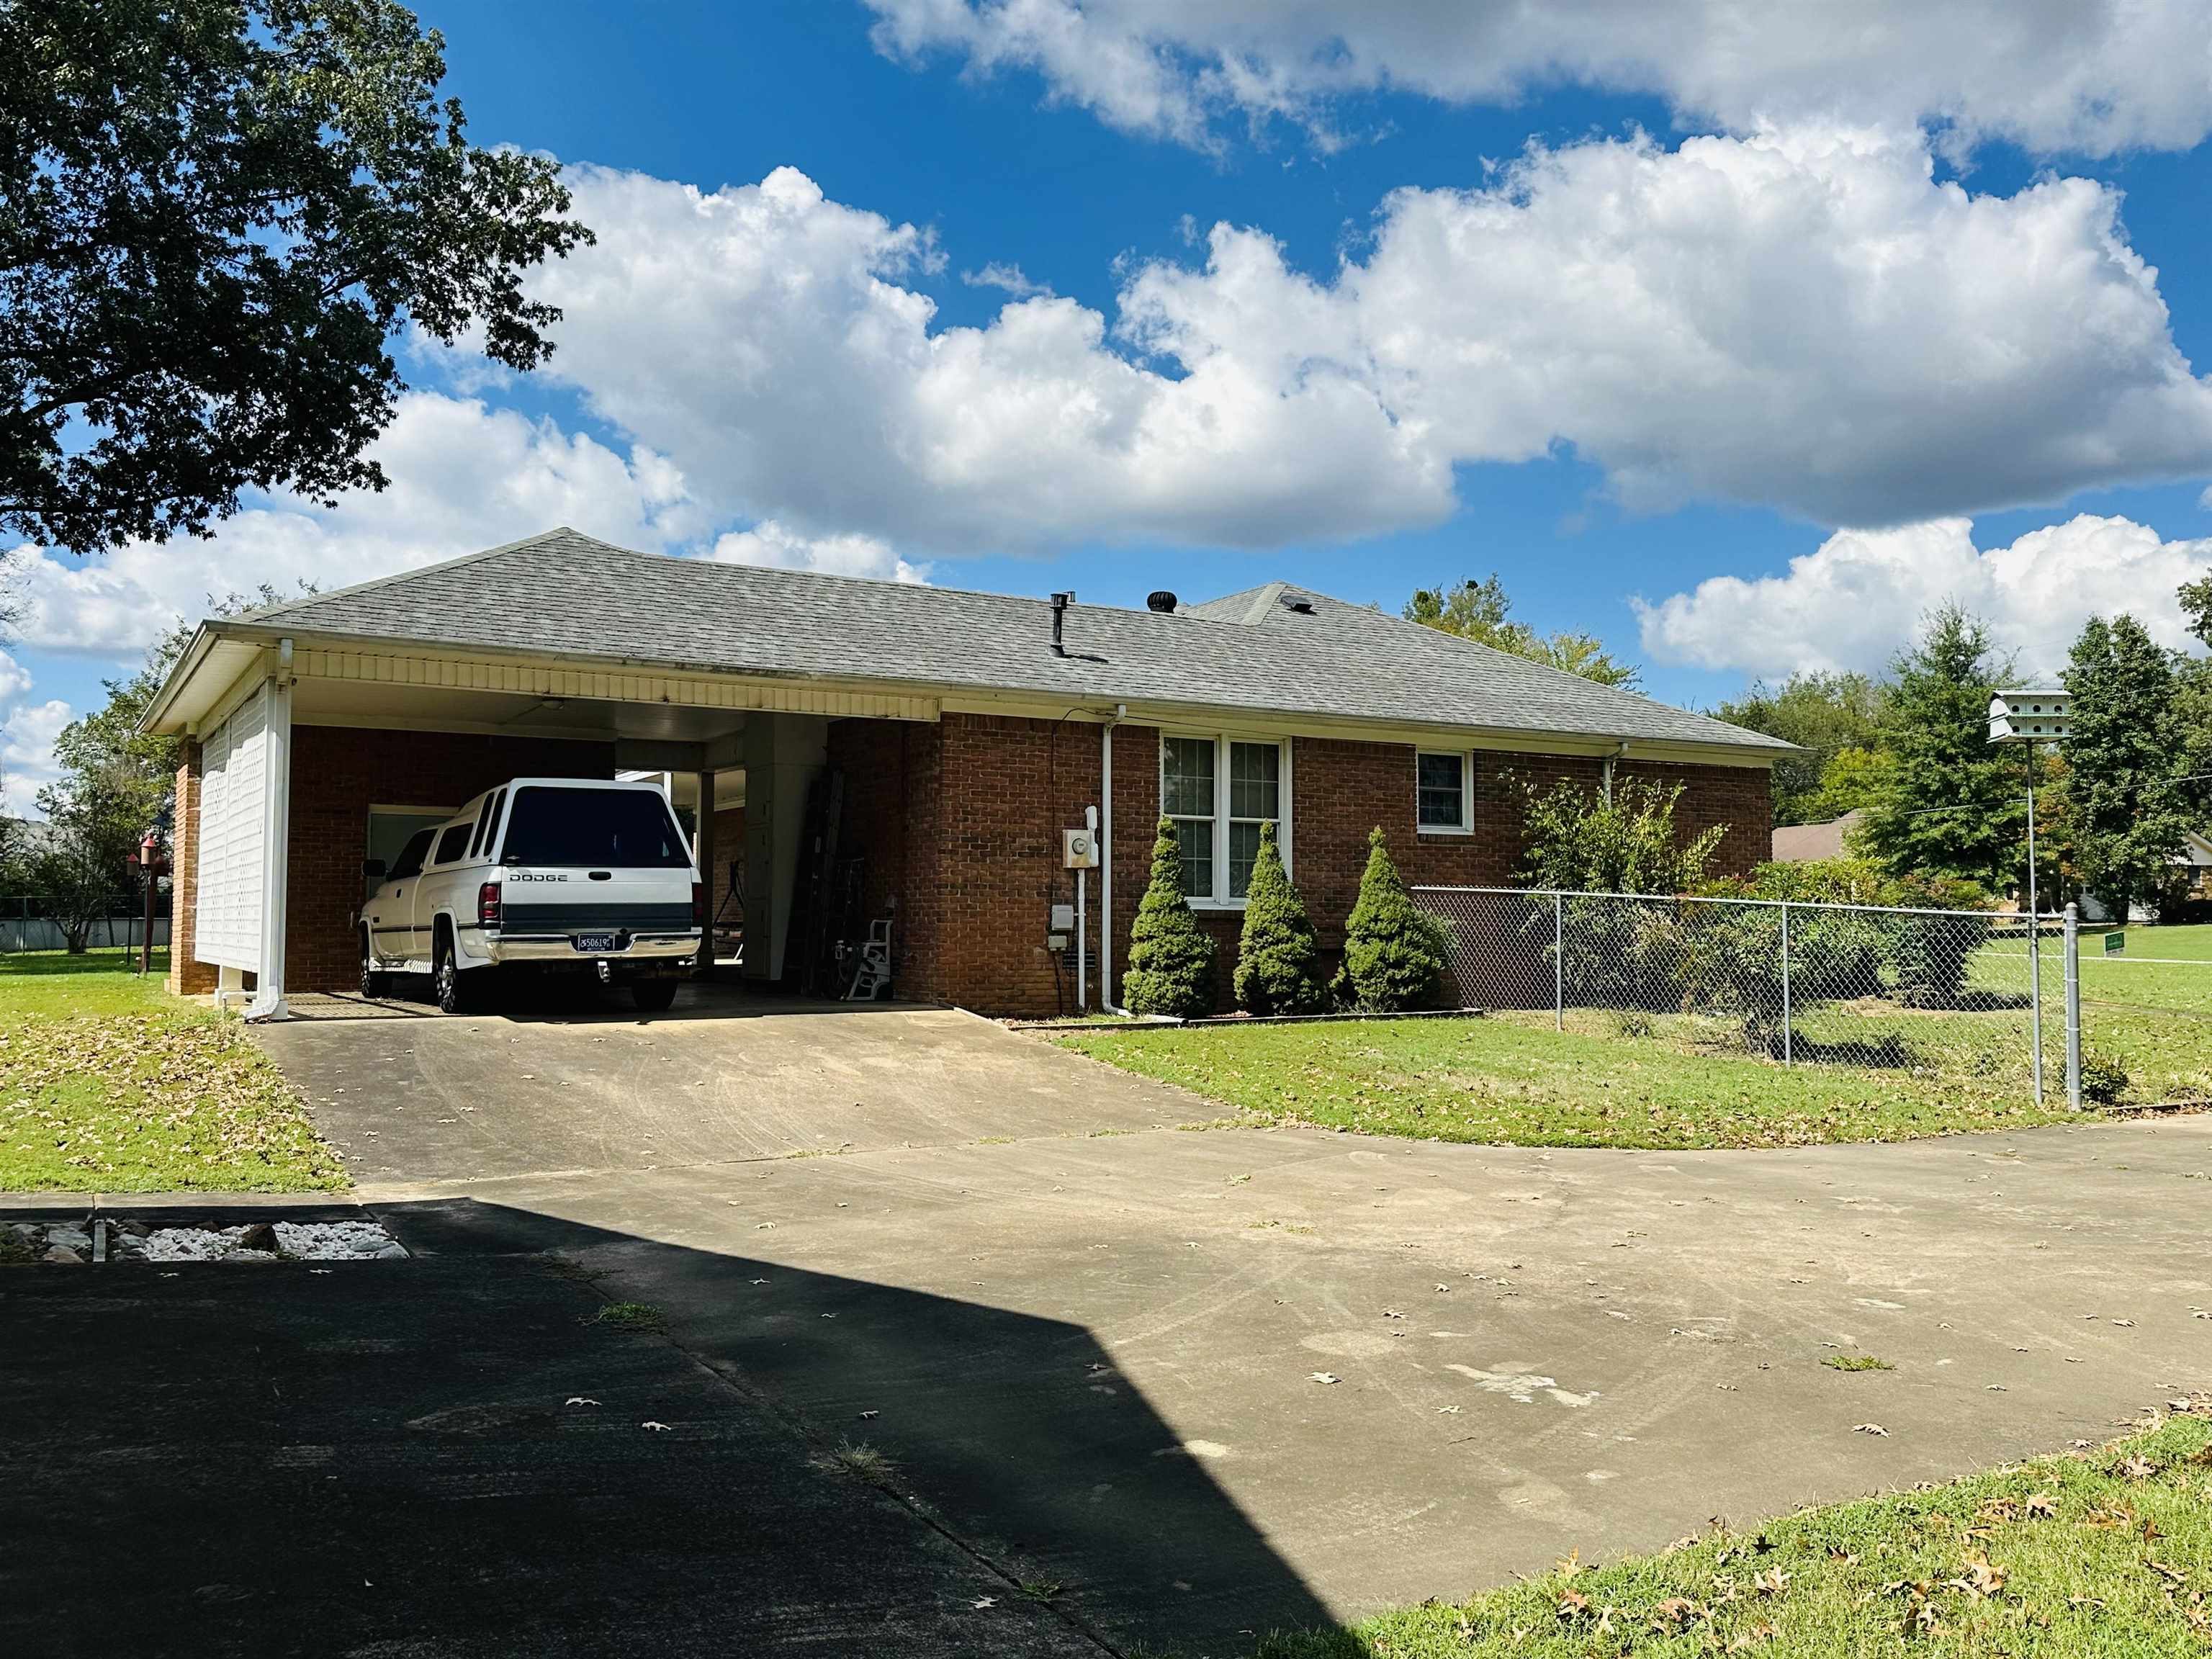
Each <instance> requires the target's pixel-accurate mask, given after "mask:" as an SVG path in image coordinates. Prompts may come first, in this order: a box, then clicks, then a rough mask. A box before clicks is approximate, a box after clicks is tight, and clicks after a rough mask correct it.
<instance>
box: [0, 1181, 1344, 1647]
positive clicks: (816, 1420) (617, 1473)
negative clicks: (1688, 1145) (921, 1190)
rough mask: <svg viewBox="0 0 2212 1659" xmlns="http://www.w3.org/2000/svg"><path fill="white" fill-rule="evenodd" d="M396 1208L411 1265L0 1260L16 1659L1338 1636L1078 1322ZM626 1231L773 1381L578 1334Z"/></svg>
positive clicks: (202, 1215) (1082, 1643) (1, 1616)
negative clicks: (918, 1383) (922, 1472)
mask: <svg viewBox="0 0 2212 1659" xmlns="http://www.w3.org/2000/svg"><path fill="white" fill-rule="evenodd" d="M46 1213H52V1212H51V1211H48V1212H46ZM80 1213H81V1212H80ZM133 1213H135V1214H137V1216H139V1217H140V1218H143V1219H147V1220H149V1222H155V1223H156V1225H159V1222H160V1220H161V1219H162V1218H160V1217H157V1216H156V1215H155V1214H153V1213H151V1212H148V1211H146V1210H144V1209H143V1208H142V1209H137V1210H134V1211H133ZM261 1213H263V1212H260V1211H258V1210H256V1209H255V1208H253V1207H252V1206H240V1207H239V1208H237V1209H235V1210H233V1211H228V1212H220V1211H209V1210H206V1209H204V1208H203V1209H199V1210H196V1211H194V1212H192V1214H191V1219H193V1220H195V1221H198V1222H204V1223H205V1224H207V1225H228V1224H231V1223H234V1222H236V1221H239V1220H243V1219H251V1218H258V1216H259V1215H260V1214H261ZM286 1213H287V1215H288V1216H289V1217H291V1218H303V1216H302V1212H300V1211H298V1210H296V1209H288V1210H287V1212H286ZM376 1214H377V1215H378V1217H379V1218H380V1219H382V1220H384V1221H385V1222H386V1225H388V1226H389V1227H390V1228H391V1229H392V1231H393V1232H394V1233H395V1234H396V1235H397V1236H398V1237H400V1238H401V1239H402V1240H403V1242H404V1243H407V1244H408V1245H409V1246H410V1249H419V1250H422V1251H423V1252H424V1254H422V1255H419V1256H418V1257H417V1258H416V1259H415V1260H412V1261H392V1262H335V1263H326V1264H308V1263H277V1264H264V1265H252V1266H248V1265H244V1264H236V1263H233V1264H225V1263H221V1262H215V1263H205V1264H190V1263H186V1264H171V1265H167V1266H161V1265H156V1264H143V1265H141V1264H112V1265H107V1266H100V1267H75V1268H71V1267H15V1268H11V1269H7V1270H0V1328H5V1330H6V1331H7V1333H8V1340H6V1342H5V1343H4V1344H0V1398H4V1399H5V1400H6V1401H7V1402H8V1409H7V1410H6V1412H5V1413H0V1466H4V1467H5V1468H7V1469H8V1470H9V1475H8V1478H7V1480H6V1481H5V1482H4V1485H3V1486H0V1535H3V1536H4V1538H5V1541H6V1542H5V1547H0V1651H5V1652H21V1653H38V1654H41V1655H50V1656H66V1655H77V1654H83V1655H95V1654H96V1655H101V1656H110V1655H113V1654H117V1653H161V1654H177V1655H199V1654H210V1655H212V1654H240V1655H246V1654H251V1655H256V1656H258V1655H267V1654H285V1653H303V1654H306V1653H312V1654H315V1655H318V1656H322V1655H334V1654H355V1653H363V1652H369V1653H374V1654H377V1655H380V1656H383V1655H392V1656H398V1655H406V1656H414V1655H418V1654H419V1655H438V1656H447V1655H490V1654H502V1655H503V1654H531V1655H600V1654H610V1655H611V1654H640V1655H653V1656H663V1659H665V1656H671V1655H689V1654H701V1655H705V1654H713V1655H715V1656H728V1655H736V1654H751V1653H781V1652H799V1651H804V1652H806V1653H809V1654H839V1655H843V1654H866V1655H871V1656H878V1655H880V1656H908V1655H915V1656H933V1655H954V1654H975V1655H1029V1654H1037V1655H1055V1656H1056V1655H1063V1654H1097V1653H1120V1652H1126V1651H1127V1650H1129V1649H1130V1648H1131V1647H1133V1646H1134V1645H1137V1644H1145V1645H1146V1647H1147V1649H1148V1650H1152V1651H1163V1650H1165V1651H1180V1652H1188V1653H1192V1654H1198V1653H1212V1654H1217V1655H1218V1654H1225V1653H1235V1652H1239V1651H1243V1650H1245V1649H1247V1648H1248V1647H1249V1645H1251V1644H1252V1641H1253V1639H1254V1638H1255V1635H1256V1634H1257V1633H1259V1632H1264V1631H1266V1630H1267V1629H1269V1628H1272V1627H1277V1626H1305V1625H1311V1624H1317V1623H1322V1622H1324V1615H1323V1613H1322V1608H1321V1607H1320V1606H1319V1605H1318V1604H1317V1603H1316V1601H1315V1600H1314V1598H1313V1597H1312V1595H1310V1593H1309V1591H1308V1590H1307V1589H1306V1588H1305V1586H1304V1584H1303V1583H1301V1582H1300V1580H1299V1578H1298V1577H1297V1575H1296V1574H1295V1573H1294V1572H1292V1571H1291V1570H1290V1569H1289V1568H1288V1567H1287V1566H1286V1565H1285V1564H1284V1563H1283V1562H1282V1561H1281V1560H1280V1559H1278V1558H1277V1557H1276V1555H1275V1554H1274V1553H1273V1552H1272V1551H1271V1550H1270V1548H1269V1547H1268V1546H1267V1543H1266V1541H1264V1540H1263V1539H1262V1538H1261V1537H1260V1536H1259V1535H1258V1534H1257V1533H1256V1532H1255V1530H1254V1528H1252V1526H1251V1524H1250V1523H1249V1522H1248V1521H1247V1519H1246V1517H1245V1516H1243V1514H1242V1513H1241V1512H1240V1511H1239V1510H1237V1507H1236V1506H1235V1505H1234V1504H1232V1503H1231V1501H1230V1500H1229V1499H1228V1498H1226V1497H1225V1495H1224V1494H1223V1493H1222V1492H1221V1491H1220V1490H1219V1489H1218V1487H1217V1486H1216V1485H1215V1484H1214V1482H1213V1481H1212V1480H1211V1479H1209V1478H1208V1476H1207V1474H1206V1473H1205V1471H1204V1468H1202V1466H1201V1463H1200V1462H1199V1461H1197V1460H1196V1459H1194V1457H1193V1456H1192V1455H1189V1454H1188V1452H1187V1451H1185V1450H1183V1449H1179V1448H1177V1447H1176V1443H1175V1441H1174V1439H1173V1437H1172V1435H1171V1433H1170V1431H1169V1430H1168V1429H1167V1428H1166V1426H1165V1425H1164V1424H1163V1423H1162V1422H1161V1420H1160V1419H1159V1418H1158V1416H1157V1415H1155V1414H1154V1413H1153V1412H1152V1409H1151V1408H1150V1407H1148V1406H1147V1405H1146V1402H1145V1401H1144V1399H1143V1397H1142V1395H1140V1394H1139V1393H1138V1392H1137V1390H1135V1389H1133V1388H1131V1387H1128V1386H1127V1384H1125V1383H1123V1382H1121V1379H1120V1378H1118V1377H1117V1376H1116V1375H1115V1372H1114V1370H1113V1369H1112V1367H1111V1365H1110V1364H1109V1362H1108V1360H1107V1359H1106V1357H1105V1355H1104V1353H1103V1351H1102V1350H1101V1349H1100V1348H1099V1347H1098V1346H1097V1344H1096V1343H1095V1342H1094V1341H1093V1340H1092V1339H1091V1336H1090V1335H1089V1334H1088V1333H1086V1332H1085V1330H1084V1329H1083V1328H1080V1327H1079V1326H1075V1325H1071V1324H1065V1323H1060V1322H1055V1321H1052V1320H1047V1319H1039V1318H1035V1317H1030V1316H1023V1315H1017V1314H1010V1313H1007V1312H1005V1311H1003V1310H996V1309H992V1308H987V1307H981V1306H975V1305H970V1304H963V1303H961V1302H957V1301H954V1300H950V1299H947V1298H945V1297H936V1296H930V1295H924V1294H919V1293H915V1292H913V1291H900V1290H895V1289H891V1288H888V1287H885V1286H883V1285H871V1284H865V1283H860V1282H856V1281H854V1280H850V1279H840V1278H836V1277H834V1276H829V1275H824V1274H820V1273H805V1272H800V1271H795V1270H793V1269H792V1268H789V1267H779V1266H772V1265H763V1264H760V1263H757V1262H754V1261H745V1260H743V1259H739V1258H736V1257H731V1256H724V1255H708V1254H706V1253H702V1252H698V1251H693V1250H689V1249H682V1248H679V1247H675V1246H669V1245H662V1244H656V1243H649V1242H647V1241H644V1240H641V1239H637V1238H635V1237H630V1236H629V1235H625V1234H622V1233H617V1232H612V1231H605V1230H603V1229H599V1228H592V1227H586V1226H579V1225H572V1224H568V1223H565V1222H560V1221H556V1220H553V1219H550V1218H546V1217H544V1216H540V1215H536V1214H532V1213H531V1212H525V1211H520V1210H513V1209H507V1208H503V1207H501V1206H492V1205H485V1204H483V1203H480V1202H478V1201H476V1200H451V1201H447V1202H437V1203H427V1204H419V1205H417V1204H394V1205H385V1206H378V1207H377V1211H376ZM610 1252H611V1253H614V1254H615V1255H618V1256H619V1257H620V1258H621V1259H622V1260H623V1261H624V1263H625V1267H626V1273H627V1272H629V1271H632V1270H635V1271H642V1272H645V1273H648V1274H651V1273H665V1274H667V1275H670V1276H671V1277H673V1278H677V1279H682V1280H683V1281H684V1282H686V1283H687V1284H688V1285H690V1287H691V1291H690V1294H691V1295H693V1296H696V1295H697V1294H698V1291H699V1290H700V1288H701V1287H702V1285H703V1286H705V1287H706V1288H707V1289H708V1290H709V1291H710V1292H711V1295H712V1297H713V1301H714V1304H718V1305H723V1306H726V1308H727V1309H728V1310H729V1312H730V1315H731V1316H732V1318H743V1319H744V1320H746V1321H748V1322H750V1324H751V1327H752V1328H753V1330H754V1331H755V1333H756V1335H755V1339H754V1340H752V1341H751V1342H750V1343H749V1344H748V1345H747V1348H746V1364H747V1365H748V1366H757V1368H758V1370H759V1371H760V1372H761V1373H763V1375H760V1376H753V1375H750V1374H748V1372H747V1371H744V1370H738V1368H736V1367H734V1366H732V1365H728V1364H723V1365H720V1366H719V1367H717V1368H715V1369H712V1370H710V1369H708V1367H707V1366H706V1365H704V1364H700V1363H698V1362H696V1361H695V1360H694V1359H693V1358H691V1357H690V1354H689V1353H688V1352H685V1350H684V1348H681V1347H679V1346H677V1345H676V1344H675V1343H673V1342H671V1341H670V1340H667V1339H666V1338H665V1337H663V1336H661V1335H659V1334H653V1333H651V1332H638V1331H635V1330H629V1329H623V1328H616V1327H613V1326H610V1325H607V1324H602V1323H599V1322H596V1316H597V1313H598V1311H599V1309H600V1307H601V1306H602V1305H604V1298H603V1297H601V1295H600V1294H599V1292H598V1291H597V1290H596V1289H595V1288H594V1285H593V1284H592V1278H591V1269H590V1267H588V1266H587V1265H580V1259H581V1261H582V1262H584V1263H589V1262H590V1261H592V1259H594V1258H595V1257H601V1256H604V1255H607V1254H608V1253H610ZM690 1305H691V1306H692V1307H693V1308H695V1309H696V1308H697V1307H698V1305H699V1304H698V1303H697V1302H696V1301H694V1302H692V1303H691V1304H690ZM963 1371H964V1372H967V1373H969V1374H973V1375H975V1376H977V1377H978V1378H979V1379H983V1378H987V1379H989V1380H988V1382H987V1383H984V1382H981V1381H979V1383H978V1386H977V1388H976V1389H975V1392H974V1394H973V1395H972V1396H969V1397H968V1398H965V1399H963V1397H962V1395H961V1393H960V1391H959V1390H958V1389H957V1388H954V1389H950V1390H948V1389H946V1388H945V1386H944V1381H943V1380H944V1379H945V1377H946V1376H956V1377H957V1376H959V1375H961V1374H963ZM920 1378H933V1379H935V1382H934V1383H933V1385H932V1386H931V1387H929V1388H928V1389H909V1388H908V1386H907V1384H908V1382H909V1381H910V1380H913V1379H920ZM1009 1378H1018V1379H1025V1381H1023V1382H1020V1383H1018V1384H1017V1385H1015V1386H1011V1387H1010V1386H1009V1383H1008V1379H1009ZM771 1392H772V1393H773V1395H775V1401H778V1402H781V1403H771V1401H770V1399H769V1394H770V1393H771ZM924 1401H928V1402H929V1403H927V1404H924V1403H923V1402H924ZM1102 1405H1103V1406H1105V1407H1108V1408H1107V1409H1103V1410H1102V1408H1101V1407H1102ZM948 1418H949V1419H952V1420H948ZM652 1424H658V1425H665V1427H660V1428H655V1427H648V1426H647V1425H652ZM910 1446H911V1447H914V1448H915V1449H917V1451H920V1450H921V1449H925V1448H926V1449H927V1452H928V1462H929V1471H930V1483H929V1484H930V1498H931V1500H932V1504H933V1505H934V1506H935V1507H932V1506H931V1505H930V1504H922V1503H921V1502H919V1501H917V1500H915V1498H912V1497H911V1496H910V1495H909V1494H908V1493H907V1492H905V1491H904V1489H903V1486H902V1483H901V1480H900V1479H899V1476H898V1474H897V1473H896V1471H897V1467H898V1465H899V1463H900V1462H901V1461H902V1456H903V1455H904V1454H905V1451H906V1449H907V1448H908V1447H910ZM853 1448H861V1449H866V1451H872V1452H875V1453H878V1454H880V1455H882V1456H883V1457H884V1458H887V1459H888V1460H889V1462H890V1472H889V1473H888V1474H887V1475H883V1476H881V1477H880V1478H874V1477H872V1473H871V1471H872V1468H873V1465H872V1463H871V1462H870V1460H868V1459H867V1458H866V1455H865V1452H864V1453H863V1454H862V1455H860V1456H859V1457H854V1456H853V1455H852V1454H851V1449H853ZM841 1449H843V1450H844V1452H845V1455H844V1456H843V1458H842V1460H841V1457H840V1452H841ZM855 1465H858V1466H860V1472H859V1473H855V1472H854V1466H855ZM1109 1466H1110V1467H1111V1468H1114V1469H1115V1470H1116V1471H1117V1474H1116V1478H1115V1479H1114V1480H1110V1481H1108V1480H1100V1481H1098V1482H1097V1483H1096V1484H1093V1485H1090V1486H1083V1487H1081V1488H1080V1489H1077V1488H1073V1487H1070V1486H1066V1485H1064V1484H1062V1483H1061V1478H1062V1477H1064V1475H1065V1474H1066V1472H1067V1471H1069V1470H1071V1469H1080V1468H1085V1467H1097V1468H1108V1467H1109ZM1010 1468H1025V1469H1032V1470H1036V1471H1040V1472H1042V1471H1056V1472H1059V1477H1054V1476H1044V1475H1042V1474H1041V1475H1040V1478H1039V1479H1038V1480H1036V1481H1035V1482H1034V1483H1033V1484H1028V1485H1022V1484H1020V1483H1016V1489H1014V1490H1009V1482H1008V1479H1007V1473H1006V1472H1007V1471H1008V1470H1009V1469H1010ZM981 1516H989V1517H990V1518H991V1528H992V1529H991V1530H990V1531H989V1532H988V1533H987V1534H986V1533H982V1532H980V1531H977V1530H973V1529H971V1528H972V1527H973V1526H974V1525H975V1524H977V1518H978V1517H981Z"/></svg>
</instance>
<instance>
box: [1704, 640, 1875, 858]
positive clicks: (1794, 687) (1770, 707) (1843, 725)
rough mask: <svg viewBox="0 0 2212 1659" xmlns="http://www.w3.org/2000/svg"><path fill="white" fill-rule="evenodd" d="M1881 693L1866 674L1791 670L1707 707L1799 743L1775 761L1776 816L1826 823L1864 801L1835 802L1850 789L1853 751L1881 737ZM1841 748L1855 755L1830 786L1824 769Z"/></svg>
mask: <svg viewBox="0 0 2212 1659" xmlns="http://www.w3.org/2000/svg"><path fill="white" fill-rule="evenodd" d="M1882 692H1883V688H1882V685H1881V682H1880V681H1878V680H1876V679H1875V678H1873V677H1872V676H1871V675H1867V674H1832V673H1807V674H1792V675H1791V676H1790V678H1788V679H1787V680H1785V681H1784V682H1783V684H1781V685H1779V686H1769V685H1767V684H1765V683H1763V682H1756V683H1754V684H1753V685H1752V687H1751V689H1750V690H1747V691H1746V692H1745V693H1744V694H1743V696H1741V697H1738V698H1735V700H1733V701H1731V702H1724V703H1723V704H1721V706H1720V707H1719V708H1716V709H1714V710H1713V713H1714V714H1715V715H1716V716H1717V718H1719V719H1721V720H1726V721H1728V723H1729V725H1731V726H1742V727H1743V728H1745V730H1747V731H1751V732H1765V734H1766V735H1767V736H1768V737H1771V738H1781V739H1782V740H1783V741H1784V743H1794V744H1797V745H1798V746H1799V747H1800V748H1801V749H1802V750H1805V752H1804V753H1803V754H1802V755H1785V756H1784V757H1782V758H1781V759H1780V760H1778V761H1777V762H1776V763H1774V786H1773V787H1774V822H1775V823H1777V824H1785V823H1826V822H1827V820H1829V819H1830V818H1832V817H1841V816H1842V815H1843V814H1844V813H1845V812H1848V811H1851V810H1852V808H1853V807H1856V806H1861V805H1864V804H1865V803H1864V801H1863V800H1859V799H1850V802H1849V805H1843V806H1840V807H1835V802H1836V801H1837V800H1838V799H1844V798H1846V797H1848V796H1849V795H1850V793H1851V785H1852V784H1853V783H1854V782H1855V781H1856V780H1857V771H1856V768H1857V766H1858V765H1859V764H1860V758H1859V757H1866V756H1869V755H1870V754H1871V753H1872V752H1873V751H1874V749H1875V745H1876V744H1880V742H1881V720H1882V713H1881V711H1882ZM1845 755H1850V756H1852V757H1854V760H1853V762H1851V763H1847V765H1846V767H1845V769H1844V770H1843V771H1841V772H1838V774H1836V775H1835V779H1834V781H1833V783H1831V778H1830V768H1831V766H1832V764H1833V763H1835V762H1836V761H1838V760H1839V759H1841V758H1842V757H1844V756H1845ZM1832 807H1835V810H1833V811H1831V810H1830V809H1831V808H1832Z"/></svg>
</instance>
